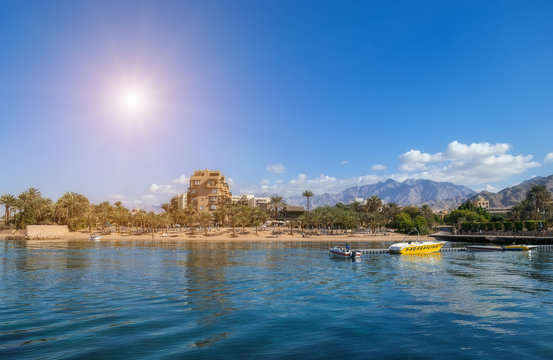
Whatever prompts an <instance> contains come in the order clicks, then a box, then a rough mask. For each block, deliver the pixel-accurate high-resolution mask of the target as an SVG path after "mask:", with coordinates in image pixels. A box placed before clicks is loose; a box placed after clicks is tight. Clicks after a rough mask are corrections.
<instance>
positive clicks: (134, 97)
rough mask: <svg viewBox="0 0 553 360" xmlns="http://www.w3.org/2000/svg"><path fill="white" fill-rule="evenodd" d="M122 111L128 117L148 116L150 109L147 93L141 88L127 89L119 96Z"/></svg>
mask: <svg viewBox="0 0 553 360" xmlns="http://www.w3.org/2000/svg"><path fill="white" fill-rule="evenodd" d="M118 103H119V109H120V111H121V112H122V113H123V114H125V115H128V116H142V115H146V113H147V112H148V108H149V99H148V95H147V93H146V91H145V90H144V89H141V88H139V87H129V88H125V89H123V90H122V91H121V92H120V95H119V96H118Z"/></svg>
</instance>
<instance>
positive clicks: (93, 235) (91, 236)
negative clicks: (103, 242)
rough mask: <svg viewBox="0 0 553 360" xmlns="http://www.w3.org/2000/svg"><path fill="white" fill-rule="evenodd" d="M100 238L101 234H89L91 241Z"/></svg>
mask: <svg viewBox="0 0 553 360" xmlns="http://www.w3.org/2000/svg"><path fill="white" fill-rule="evenodd" d="M101 238H102V235H96V234H92V235H90V240H92V241H98V240H100V239H101Z"/></svg>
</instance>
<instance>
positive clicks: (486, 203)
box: [472, 196, 490, 209]
mask: <svg viewBox="0 0 553 360" xmlns="http://www.w3.org/2000/svg"><path fill="white" fill-rule="evenodd" d="M472 203H473V204H474V206H476V207H481V208H482V209H488V208H489V207H490V202H489V201H488V200H486V199H484V197H483V196H479V197H478V198H477V199H476V200H473V201H472Z"/></svg>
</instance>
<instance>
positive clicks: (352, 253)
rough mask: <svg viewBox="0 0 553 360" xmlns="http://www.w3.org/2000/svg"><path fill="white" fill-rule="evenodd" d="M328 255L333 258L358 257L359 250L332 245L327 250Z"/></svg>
mask: <svg viewBox="0 0 553 360" xmlns="http://www.w3.org/2000/svg"><path fill="white" fill-rule="evenodd" d="M328 256H330V257H331V258H335V259H359V258H360V257H361V251H359V250H348V249H344V248H339V247H334V248H332V249H330V250H328Z"/></svg>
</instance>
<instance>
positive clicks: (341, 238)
mask: <svg viewBox="0 0 553 360" xmlns="http://www.w3.org/2000/svg"><path fill="white" fill-rule="evenodd" d="M89 236H90V235H89V233H88V232H83V231H78V232H70V233H67V234H64V235H63V236H61V237H59V238H44V239H25V238H24V235H23V234H2V233H0V239H1V240H26V241H38V242H40V241H60V242H63V241H91V240H90V238H89ZM405 238H406V235H403V234H395V233H386V234H353V235H352V234H347V235H346V234H332V235H331V234H324V235H323V234H317V235H314V234H313V235H311V234H309V235H306V236H302V234H301V233H294V234H290V233H289V232H283V233H280V234H278V235H277V234H273V233H270V234H267V232H263V231H260V232H259V233H258V235H256V234H255V231H253V232H248V233H246V234H241V233H239V232H237V233H236V236H235V237H234V236H232V232H228V231H221V232H219V233H217V234H213V233H208V234H207V235H206V234H205V233H203V232H198V233H195V234H185V233H178V234H174V233H169V234H168V236H163V233H161V232H158V233H155V234H154V237H153V238H152V235H151V234H140V235H127V234H101V239H100V240H98V242H102V241H111V240H117V241H135V240H141V241H156V242H159V241H163V242H338V243H346V242H349V243H360V242H364V243H366V242H399V241H402V240H404V239H405ZM408 238H409V239H416V238H417V236H416V235H410V236H408ZM418 239H419V240H421V241H435V239H434V238H432V237H430V236H419V237H418Z"/></svg>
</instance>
